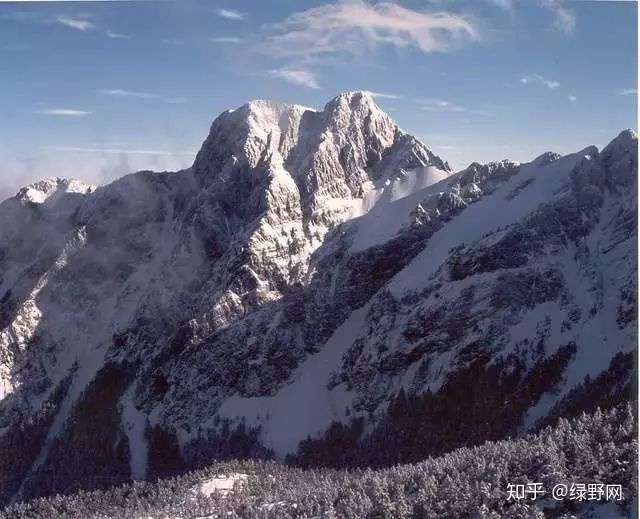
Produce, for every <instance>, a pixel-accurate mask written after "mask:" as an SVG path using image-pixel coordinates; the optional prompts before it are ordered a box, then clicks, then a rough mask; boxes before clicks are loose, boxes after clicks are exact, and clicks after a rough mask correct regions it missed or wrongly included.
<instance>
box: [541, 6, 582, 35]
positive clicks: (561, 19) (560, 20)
mask: <svg viewBox="0 0 640 519" xmlns="http://www.w3.org/2000/svg"><path fill="white" fill-rule="evenodd" d="M542 5H543V6H544V7H546V8H547V9H548V10H549V11H551V13H553V15H554V18H555V20H554V22H553V25H554V27H555V28H556V29H558V30H560V31H562V32H564V33H565V34H571V33H572V32H573V31H574V30H575V28H576V16H575V14H574V13H573V11H571V10H570V9H567V8H566V7H565V6H564V5H563V4H562V1H561V0H542Z"/></svg>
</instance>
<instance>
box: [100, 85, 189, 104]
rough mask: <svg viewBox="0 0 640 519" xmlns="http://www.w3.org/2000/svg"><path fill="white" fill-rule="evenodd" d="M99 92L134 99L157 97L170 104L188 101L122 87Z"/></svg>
mask: <svg viewBox="0 0 640 519" xmlns="http://www.w3.org/2000/svg"><path fill="white" fill-rule="evenodd" d="M98 93H99V94H102V95H107V96H111V97H129V98H134V99H157V100H159V101H164V102H165V103H169V104H179V103H185V102H186V101H187V99H186V98H184V97H165V96H161V95H160V94H154V93H151V92H135V91H132V90H124V89H122V88H112V89H108V90H99V91H98Z"/></svg>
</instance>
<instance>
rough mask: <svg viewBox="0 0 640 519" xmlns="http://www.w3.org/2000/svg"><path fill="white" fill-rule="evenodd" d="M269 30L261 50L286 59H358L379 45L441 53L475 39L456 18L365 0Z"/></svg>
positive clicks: (313, 10) (333, 6) (328, 8)
mask: <svg viewBox="0 0 640 519" xmlns="http://www.w3.org/2000/svg"><path fill="white" fill-rule="evenodd" d="M271 30H272V35H271V36H270V37H268V39H267V42H266V45H265V50H267V51H268V52H272V53H275V54H277V55H279V56H285V57H286V56H290V57H318V56H322V55H327V54H331V53H346V54H361V53H363V52H365V51H367V50H371V49H373V48H375V47H376V46H378V45H391V46H394V47H398V48H404V47H414V48H417V49H419V50H421V51H422V52H438V51H440V52H442V51H446V50H448V49H449V48H450V47H451V46H452V44H453V43H454V41H456V40H463V39H477V38H478V32H477V30H476V28H475V26H474V25H473V24H472V23H471V22H470V21H469V20H467V19H466V18H464V17H462V16H459V15H455V14H450V13H446V12H439V13H426V12H421V11H415V10H412V9H408V8H406V7H402V6H400V5H397V4H394V3H389V2H381V3H377V4H369V3H368V2H364V1H363V0H350V1H339V2H337V3H335V4H329V5H322V6H319V7H314V8H311V9H308V10H306V11H301V12H298V13H294V14H292V15H290V16H289V17H288V18H286V19H285V20H284V21H283V22H280V23H278V24H275V25H272V26H271Z"/></svg>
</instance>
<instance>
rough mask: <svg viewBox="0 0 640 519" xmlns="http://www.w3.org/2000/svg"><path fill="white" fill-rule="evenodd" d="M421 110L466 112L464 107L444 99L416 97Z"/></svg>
mask: <svg viewBox="0 0 640 519" xmlns="http://www.w3.org/2000/svg"><path fill="white" fill-rule="evenodd" d="M416 102H417V103H418V106H419V108H420V109H421V110H427V111H429V112H466V109H465V108H464V107H462V106H459V105H457V104H454V103H451V102H450V101H445V100H444V99H416Z"/></svg>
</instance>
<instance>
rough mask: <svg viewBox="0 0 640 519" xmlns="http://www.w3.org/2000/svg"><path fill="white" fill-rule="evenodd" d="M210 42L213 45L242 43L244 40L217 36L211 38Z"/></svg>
mask: <svg viewBox="0 0 640 519" xmlns="http://www.w3.org/2000/svg"><path fill="white" fill-rule="evenodd" d="M209 41H210V42H211V43H242V39H241V38H237V37H235V36H215V37H213V38H209Z"/></svg>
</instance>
